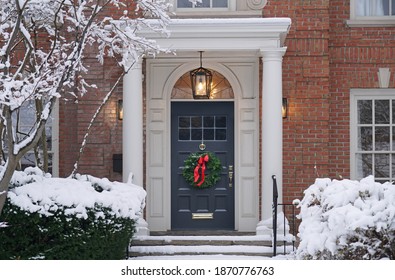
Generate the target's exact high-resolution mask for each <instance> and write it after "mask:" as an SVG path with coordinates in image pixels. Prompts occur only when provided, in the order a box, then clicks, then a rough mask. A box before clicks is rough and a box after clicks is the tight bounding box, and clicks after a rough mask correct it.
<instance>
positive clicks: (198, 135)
mask: <svg viewBox="0 0 395 280" xmlns="http://www.w3.org/2000/svg"><path fill="white" fill-rule="evenodd" d="M192 140H199V141H200V140H202V129H192Z"/></svg>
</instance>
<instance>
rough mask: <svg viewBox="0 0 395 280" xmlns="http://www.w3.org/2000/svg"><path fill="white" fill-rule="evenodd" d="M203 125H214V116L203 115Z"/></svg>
mask: <svg viewBox="0 0 395 280" xmlns="http://www.w3.org/2000/svg"><path fill="white" fill-rule="evenodd" d="M203 123H204V127H214V117H203Z"/></svg>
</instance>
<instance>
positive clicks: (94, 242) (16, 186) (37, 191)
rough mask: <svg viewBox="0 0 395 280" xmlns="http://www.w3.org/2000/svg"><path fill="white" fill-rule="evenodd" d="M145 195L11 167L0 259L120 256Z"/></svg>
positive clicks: (0, 232) (140, 191) (85, 179)
mask: <svg viewBox="0 0 395 280" xmlns="http://www.w3.org/2000/svg"><path fill="white" fill-rule="evenodd" d="M145 196H146V193H145V191H144V190H143V189H142V188H141V187H139V186H136V185H131V184H124V183H118V182H110V181H109V180H107V179H99V178H95V177H92V176H87V175H78V176H77V178H75V179H71V178H66V179H62V178H52V177H51V176H50V175H49V174H43V173H42V172H41V171H40V170H39V169H37V168H28V169H26V170H25V172H15V174H14V176H13V178H12V180H11V186H10V190H9V192H8V197H7V204H6V206H5V208H4V210H3V213H2V215H1V217H0V220H1V222H3V223H4V222H5V223H6V225H7V227H3V228H0V258H3V259H4V258H24V259H28V258H45V259H119V258H122V257H124V255H125V250H126V247H127V246H128V244H129V242H130V240H131V238H132V235H133V232H134V224H135V221H136V220H137V219H138V218H139V216H140V214H141V213H142V210H143V208H144V201H145ZM3 225H4V224H3Z"/></svg>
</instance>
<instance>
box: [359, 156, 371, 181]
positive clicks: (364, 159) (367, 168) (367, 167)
mask: <svg viewBox="0 0 395 280" xmlns="http://www.w3.org/2000/svg"><path fill="white" fill-rule="evenodd" d="M372 166H373V163H372V155H371V154H358V155H357V176H358V178H364V177H366V176H369V175H372Z"/></svg>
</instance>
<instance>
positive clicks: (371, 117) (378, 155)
mask: <svg viewBox="0 0 395 280" xmlns="http://www.w3.org/2000/svg"><path fill="white" fill-rule="evenodd" d="M368 175H373V176H374V177H375V179H376V181H380V182H385V181H392V180H394V178H395V90H388V89H386V90H383V89H380V90H352V91H351V177H352V178H354V179H361V178H363V177H366V176H368Z"/></svg>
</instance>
